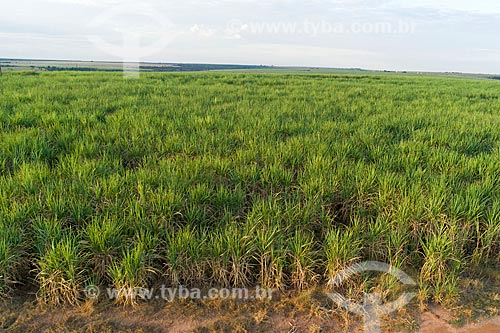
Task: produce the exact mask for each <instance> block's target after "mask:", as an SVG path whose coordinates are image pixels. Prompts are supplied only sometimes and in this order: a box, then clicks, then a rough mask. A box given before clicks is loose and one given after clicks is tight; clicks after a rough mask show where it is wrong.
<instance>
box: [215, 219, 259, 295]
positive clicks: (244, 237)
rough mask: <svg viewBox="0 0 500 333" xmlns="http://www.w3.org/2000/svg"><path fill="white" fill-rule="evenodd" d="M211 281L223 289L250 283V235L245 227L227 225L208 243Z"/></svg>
mask: <svg viewBox="0 0 500 333" xmlns="http://www.w3.org/2000/svg"><path fill="white" fill-rule="evenodd" d="M208 245H209V246H208V253H209V254H210V258H208V262H209V266H210V271H211V280H213V281H216V282H217V284H219V285H222V286H224V287H230V286H232V287H242V286H243V287H245V286H248V285H249V284H250V282H251V281H252V277H251V273H252V271H251V270H252V266H253V265H252V254H253V251H254V248H253V246H252V239H251V235H250V233H249V231H248V229H247V228H246V227H242V226H239V225H237V224H231V223H230V224H229V225H227V226H226V227H225V228H224V229H223V230H222V231H221V232H219V233H216V234H214V235H213V236H212V238H211V239H210V242H209V243H208Z"/></svg>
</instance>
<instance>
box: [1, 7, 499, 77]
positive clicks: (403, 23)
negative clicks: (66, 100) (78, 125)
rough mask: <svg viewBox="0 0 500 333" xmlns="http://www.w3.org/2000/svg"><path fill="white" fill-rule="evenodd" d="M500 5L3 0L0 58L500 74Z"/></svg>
mask: <svg viewBox="0 0 500 333" xmlns="http://www.w3.org/2000/svg"><path fill="white" fill-rule="evenodd" d="M499 33H500V1H498V0H477V1H470V0H435V1H432V0H421V1H409V0H309V1H299V0H274V1H273V0H232V1H229V0H198V1H196V0H183V1H168V0H163V1H162V0H142V1H121V0H16V1H12V0H3V1H2V6H1V11H0V58H33V59H75V60H77V59H79V60H115V61H121V60H130V61H135V60H141V61H161V62H195V63H238V64H266V65H277V66H278V65H285V66H323V67H360V68H368V69H389V70H416V71H461V72H476V73H500V43H498V40H499V38H498V34H499Z"/></svg>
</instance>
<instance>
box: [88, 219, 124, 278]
mask: <svg viewBox="0 0 500 333" xmlns="http://www.w3.org/2000/svg"><path fill="white" fill-rule="evenodd" d="M85 236H86V240H85V243H84V245H85V249H86V250H87V252H88V255H89V258H88V259H89V263H88V264H89V267H91V269H92V273H93V274H94V278H95V279H96V281H98V282H99V283H103V282H109V280H110V278H109V276H108V275H107V273H108V267H109V266H110V265H111V263H112V262H113V260H114V258H116V257H117V256H118V254H119V251H120V247H121V245H122V241H123V226H122V224H121V223H120V221H116V220H112V219H111V218H110V217H105V218H103V219H97V218H95V219H93V220H92V221H91V222H90V223H89V224H88V225H87V226H86V227H85Z"/></svg>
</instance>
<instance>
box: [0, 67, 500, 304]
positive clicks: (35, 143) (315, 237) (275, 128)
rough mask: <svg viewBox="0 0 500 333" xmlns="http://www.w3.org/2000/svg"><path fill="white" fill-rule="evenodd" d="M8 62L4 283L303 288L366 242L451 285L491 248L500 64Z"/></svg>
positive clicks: (493, 258) (443, 289)
mask: <svg viewBox="0 0 500 333" xmlns="http://www.w3.org/2000/svg"><path fill="white" fill-rule="evenodd" d="M1 80H2V82H1V84H2V90H3V91H2V98H1V99H0V293H1V294H2V295H3V296H8V295H9V294H11V293H12V291H13V290H14V289H16V288H19V287H20V286H22V285H23V284H30V283H34V284H35V285H36V286H37V289H38V298H39V300H40V301H41V302H47V303H50V304H74V303H77V302H78V301H79V300H82V299H83V292H82V290H83V288H84V287H85V286H86V285H88V284H97V285H100V286H115V287H132V288H133V287H148V286H152V285H155V284H156V283H162V282H166V283H168V284H171V285H178V284H183V285H185V286H193V287H201V286H203V287H208V286H240V287H241V286H249V285H257V284H258V285H261V286H265V287H271V288H279V289H282V290H285V289H296V290H303V289H307V288H310V287H312V286H315V285H318V284H324V283H325V281H326V280H327V279H329V278H331V277H332V276H333V275H334V274H336V273H337V272H338V271H339V270H341V269H343V268H345V267H347V266H348V265H350V264H352V263H354V262H358V261H361V260H367V259H370V260H379V261H383V262H386V263H389V264H391V265H394V266H396V267H399V268H401V269H403V270H405V271H407V272H408V273H409V274H410V275H412V276H413V277H415V278H416V279H417V281H418V282H419V296H420V299H421V300H422V301H427V300H433V301H437V302H441V303H442V302H448V301H450V300H453V299H454V298H455V297H456V296H457V293H458V284H459V282H460V279H461V277H462V276H463V275H464V274H466V273H468V272H471V271H472V270H474V269H476V268H477V267H483V268H484V267H498V265H499V259H500V258H499V253H500V186H499V185H500V184H499V182H500V148H499V143H500V114H499V111H498V107H499V105H500V101H499V94H500V93H499V89H498V84H497V82H494V81H480V80H477V81H472V80H464V79H449V78H425V77H420V78H412V77H397V76H370V75H367V76H354V75H353V76H343V75H337V76H331V75H269V74H235V73H211V74H208V73H198V74H197V73H194V74H185V73H178V74H175V73H174V74H151V73H146V74H142V75H141V78H140V79H139V80H124V79H123V78H122V75H121V73H69V72H61V73H39V74H38V75H26V74H24V73H13V72H7V73H4V75H3V77H2V79H1ZM357 282H360V281H357ZM361 282H362V280H361ZM378 282H379V283H380V285H379V287H380V288H381V290H387V291H388V292H386V296H387V297H389V296H390V293H392V292H395V291H397V288H398V287H397V284H396V283H395V281H392V280H387V279H380V280H379V281H378ZM360 285H361V288H365V289H368V288H373V287H374V286H373V285H368V284H366V283H365V284H360ZM381 286H382V287H384V288H382V287H381ZM119 301H120V302H123V303H133V302H134V300H133V299H127V298H123V299H120V300H119Z"/></svg>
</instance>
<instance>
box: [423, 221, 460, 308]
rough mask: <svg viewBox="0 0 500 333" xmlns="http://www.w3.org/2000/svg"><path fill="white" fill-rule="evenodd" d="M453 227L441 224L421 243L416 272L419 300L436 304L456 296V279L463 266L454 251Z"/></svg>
mask: <svg viewBox="0 0 500 333" xmlns="http://www.w3.org/2000/svg"><path fill="white" fill-rule="evenodd" d="M457 228H458V226H457V225H456V224H447V223H445V222H444V221H441V224H440V225H438V226H436V227H435V228H434V230H431V231H429V234H428V235H427V237H425V238H423V239H422V240H421V246H422V254H423V256H424V263H423V265H422V268H421V269H420V298H421V300H427V298H429V297H432V298H433V300H434V301H435V302H437V303H444V302H449V301H451V300H453V299H454V298H455V297H456V296H457V293H458V277H459V273H460V272H461V268H462V266H463V264H464V262H463V254H462V251H461V249H460V248H457V243H456V240H455V238H456V237H457V235H458V230H457Z"/></svg>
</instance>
